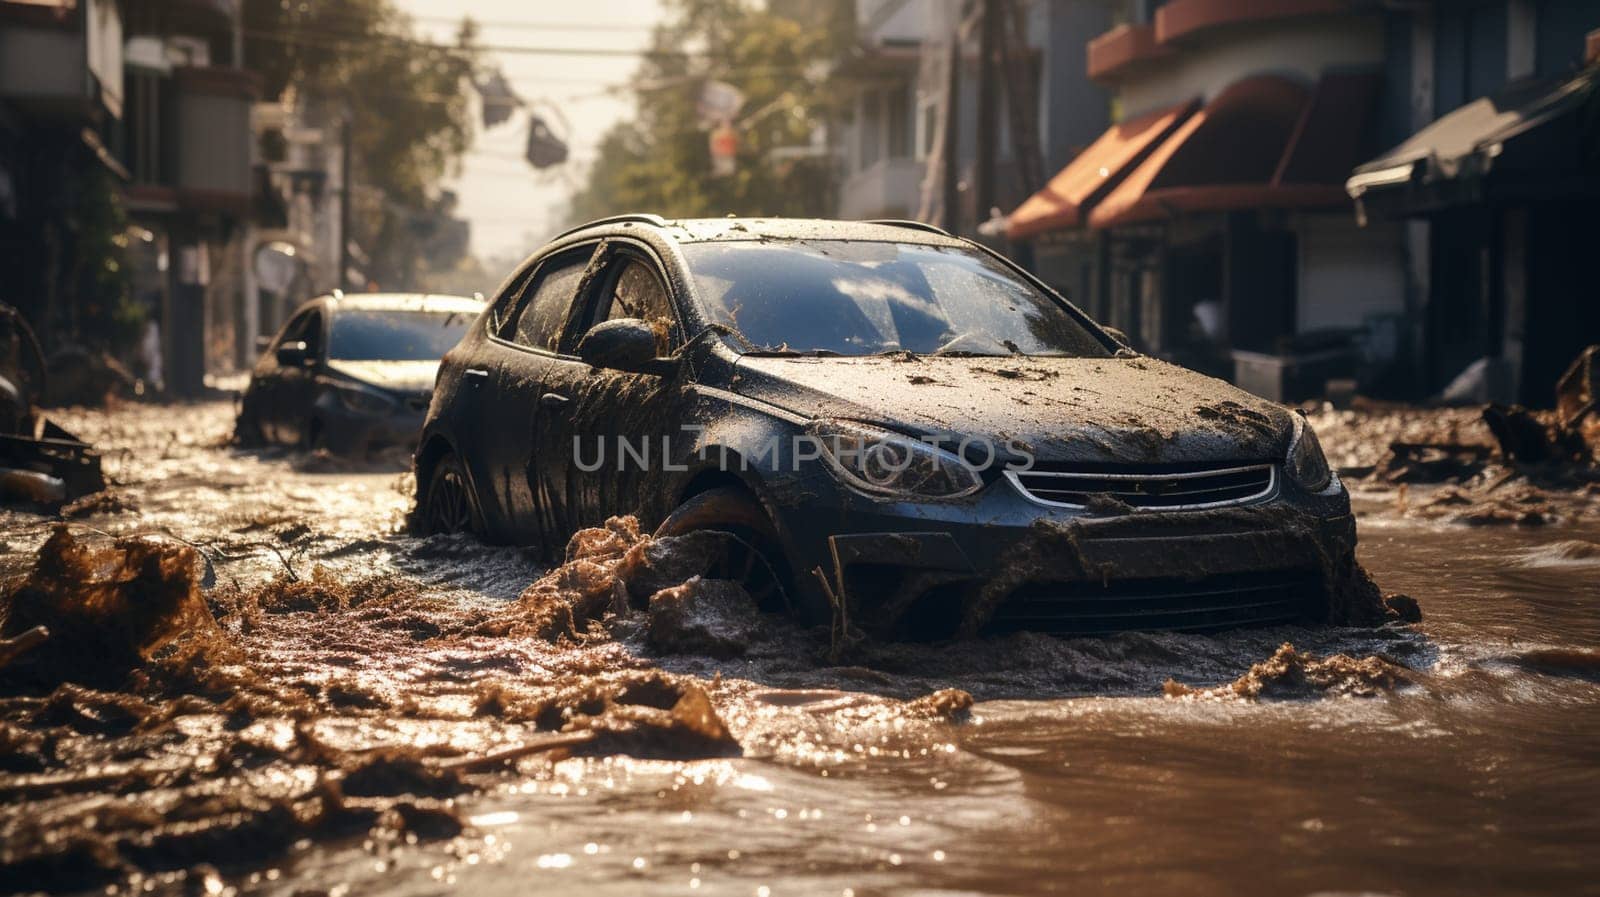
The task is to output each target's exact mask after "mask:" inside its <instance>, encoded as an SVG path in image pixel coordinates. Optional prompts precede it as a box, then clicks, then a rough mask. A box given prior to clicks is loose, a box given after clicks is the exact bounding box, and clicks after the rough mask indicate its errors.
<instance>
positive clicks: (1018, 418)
mask: <svg viewBox="0 0 1600 897" xmlns="http://www.w3.org/2000/svg"><path fill="white" fill-rule="evenodd" d="M736 372H737V374H738V377H737V378H736V381H735V382H734V384H733V388H734V390H735V391H737V392H739V393H740V394H742V395H746V396H749V397H751V398H754V399H759V400H761V401H764V402H769V403H771V404H773V405H777V406H779V407H781V408H784V409H786V410H788V411H791V412H794V413H796V414H801V415H806V416H810V417H838V418H849V419H854V420H860V421H866V422H871V423H877V424H880V425H884V426H887V427H889V428H891V429H895V430H899V431H901V432H906V433H911V434H914V435H924V434H935V433H937V434H954V435H962V436H973V437H979V438H983V437H987V438H989V439H993V440H995V441H996V442H997V443H998V444H1001V445H1003V444H1004V441H1005V440H1015V441H1017V442H1018V443H1022V444H1025V445H1026V446H1028V447H1030V448H1031V450H1032V453H1033V454H1034V456H1035V457H1036V458H1037V459H1038V460H1040V461H1046V462H1078V463H1100V464H1104V463H1126V464H1150V463H1156V464H1162V463H1196V462H1213V461H1257V460H1263V461H1264V460H1278V459H1281V458H1283V456H1284V453H1285V452H1286V451H1287V450H1288V445H1289V438H1290V434H1291V432H1292V430H1293V418H1292V417H1291V412H1290V411H1289V410H1288V409H1286V408H1284V407H1283V406H1281V405H1278V404H1276V403H1273V402H1269V401H1266V400H1265V399H1261V398H1258V397H1256V396H1253V395H1251V394H1249V393H1247V392H1245V391H1243V390H1241V389H1238V388H1237V387H1234V386H1232V385H1230V384H1228V383H1224V382H1222V381H1221V380H1216V379H1214V378H1211V377H1206V376H1204V375H1202V374H1197V373H1195V372H1194V371H1191V370H1188V369H1186V368H1181V367H1178V366H1176V365H1172V364H1167V363H1165V362H1162V361H1158V360H1156V359H1153V358H1142V357H1141V358H1039V357H1033V358H1020V357H1019V358H933V357H913V358H910V359H903V358H898V357H872V358H810V357H805V358H762V357H753V356H744V357H743V358H741V359H740V360H739V363H738V366H737V368H736Z"/></svg>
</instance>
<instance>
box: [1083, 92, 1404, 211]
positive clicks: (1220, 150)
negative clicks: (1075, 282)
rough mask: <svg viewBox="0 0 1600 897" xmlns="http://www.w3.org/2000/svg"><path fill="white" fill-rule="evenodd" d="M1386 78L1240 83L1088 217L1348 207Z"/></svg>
mask: <svg viewBox="0 0 1600 897" xmlns="http://www.w3.org/2000/svg"><path fill="white" fill-rule="evenodd" d="M1378 82H1379V78H1378V76H1377V75H1376V74H1374V73H1356V74H1335V75H1327V76H1325V77H1324V78H1323V79H1322V80H1321V81H1320V82H1319V83H1318V84H1317V85H1316V86H1315V87H1314V88H1308V87H1305V86H1303V85H1301V84H1299V83H1297V82H1295V81H1292V80H1289V79H1287V78H1281V77H1278V76H1272V75H1263V76H1257V77H1252V78H1247V79H1245V80H1243V81H1239V82H1237V83H1235V84H1234V85H1232V86H1231V87H1229V88H1228V89H1226V90H1224V91H1223V92H1222V93H1220V94H1218V95H1217V97H1216V99H1214V100H1212V101H1211V102H1210V103H1208V104H1206V106H1205V108H1204V109H1201V110H1200V111H1199V112H1196V113H1195V114H1194V115H1193V116H1191V117H1190V118H1189V120H1188V121H1186V122H1184V123H1183V124H1182V125H1181V126H1179V127H1178V129H1177V130H1176V131H1175V132H1174V133H1173V134H1172V136H1171V137H1168V138H1167V139H1166V141H1165V142H1163V143H1162V144H1161V145H1160V146H1159V147H1157V148H1156V149H1155V151H1154V152H1152V153H1151V154H1150V155H1149V157H1148V158H1146V159H1145V160H1144V162H1143V163H1142V164H1140V165H1139V167H1138V168H1136V169H1135V170H1134V171H1133V173H1131V174H1129V175H1128V177H1127V178H1126V179H1125V180H1124V181H1123V182H1122V183H1121V184H1120V185H1119V186H1118V187H1117V188H1116V189H1114V190H1112V191H1111V193H1110V194H1109V195H1107V196H1106V198H1105V199H1104V200H1102V201H1101V202H1100V204H1099V205H1098V206H1096V207H1095V209H1094V211H1093V213H1092V214H1091V215H1090V216H1089V224H1090V225H1091V226H1092V227H1096V228H1104V227H1113V226H1116V225H1122V224H1134V223H1138V222H1144V221H1157V220H1162V219H1165V218H1169V217H1171V216H1173V215H1177V214H1180V213H1186V212H1214V211H1228V210H1234V209H1251V208H1296V209H1303V208H1320V207H1337V206H1340V205H1344V204H1345V203H1346V202H1347V199H1346V197H1345V194H1344V189H1343V186H1342V183H1343V180H1344V178H1345V175H1346V172H1348V171H1349V170H1350V168H1351V167H1352V166H1353V165H1354V164H1355V162H1356V161H1357V160H1358V159H1360V158H1361V153H1362V150H1363V147H1362V146H1361V143H1362V141H1363V140H1364V139H1365V137H1366V135H1368V134H1370V133H1371V128H1370V122H1371V119H1372V115H1373V111H1374V109H1375V106H1376V98H1377V87H1378Z"/></svg>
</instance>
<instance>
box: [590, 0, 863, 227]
mask: <svg viewBox="0 0 1600 897" xmlns="http://www.w3.org/2000/svg"><path fill="white" fill-rule="evenodd" d="M789 5H792V4H788V5H786V4H774V5H771V6H769V7H768V8H766V9H757V8H755V7H753V6H752V5H751V4H750V3H747V2H741V0H676V2H675V3H674V7H675V8H674V10H673V18H672V20H671V21H670V22H668V23H667V24H665V25H662V26H659V27H657V28H656V30H655V33H654V35H653V38H652V41H651V47H650V49H649V51H647V55H646V57H645V61H644V63H643V64H642V65H641V66H640V69H639V72H638V74H637V75H636V76H635V78H634V81H633V84H632V90H633V93H634V97H635V106H636V111H635V115H634V118H633V119H632V120H631V121H627V122H623V123H621V124H618V125H616V126H615V127H613V128H612V129H611V130H610V131H609V132H608V133H607V134H606V135H605V136H604V137H603V138H602V139H601V141H600V144H599V149H598V152H597V155H596V158H595V160H594V163H593V165H592V167H591V168H590V170H589V173H588V183H587V185H586V186H585V187H584V188H583V189H582V190H581V191H579V193H578V194H577V195H576V196H575V197H574V198H573V203H572V217H573V218H574V219H575V220H588V219H591V218H597V217H601V216H603V215H608V214H615V213H619V212H628V211H647V212H657V213H660V214H663V215H668V216H672V217H694V216H706V215H711V216H715V215H723V214H727V213H730V212H731V213H736V214H741V215H771V216H777V215H801V216H805V215H813V216H814V215H825V214H827V213H828V212H830V211H831V209H832V192H833V174H832V165H831V163H830V162H829V161H828V160H827V158H826V157H820V158H809V159H807V158H799V159H791V160H787V161H785V160H780V159H775V158H773V157H772V156H771V155H770V153H771V151H772V150H774V149H777V148H779V147H797V146H805V145H807V144H808V143H809V141H810V137H811V135H812V134H813V133H814V132H815V131H816V130H817V129H818V128H819V127H821V126H822V124H823V123H824V122H825V121H826V120H827V118H828V114H829V111H830V110H829V109H828V107H827V96H826V92H825V91H824V90H823V89H822V87H821V84H820V81H821V78H820V77H819V73H820V72H821V71H822V70H824V69H825V66H826V64H827V63H829V62H832V61H833V60H834V59H836V58H837V56H838V55H839V53H840V52H842V50H843V49H844V39H845V38H844V36H845V35H846V34H848V33H849V31H850V29H849V28H848V27H845V26H848V25H850V24H853V23H851V22H850V20H849V18H848V16H849V15H850V11H851V8H852V4H850V3H848V2H838V3H833V4H830V5H829V6H828V7H826V8H825V9H824V12H823V13H822V14H818V15H816V16H814V18H816V19H823V20H826V21H827V23H828V24H827V27H816V24H817V23H816V22H815V21H812V22H806V23H802V22H799V21H796V20H795V19H794V18H790V17H789V16H787V15H784V14H782V13H781V12H777V11H774V10H775V9H776V10H783V9H786V8H788V6H789ZM818 8H819V7H818V5H817V4H812V5H811V9H812V10H813V11H814V10H816V9H818ZM684 48H692V50H690V51H688V52H686V51H685V50H684ZM707 79H715V80H718V81H724V82H727V83H728V84H731V85H733V86H734V87H737V88H738V89H739V90H740V91H741V92H742V93H743V94H744V97H745V102H744V106H743V108H742V110H741V111H740V113H739V118H738V119H737V120H736V121H735V122H734V125H735V127H736V129H737V130H738V133H739V149H738V157H737V167H736V169H735V172H734V173H733V174H732V175H729V176H725V177H713V176H712V172H711V157H710V146H709V140H708V133H707V131H706V130H704V129H703V127H702V124H701V122H700V121H699V118H698V116H697V115H696V101H697V99H698V97H699V95H700V89H701V86H702V85H703V84H704V82H705V81H706V80H707Z"/></svg>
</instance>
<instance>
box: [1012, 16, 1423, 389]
mask: <svg viewBox="0 0 1600 897" xmlns="http://www.w3.org/2000/svg"><path fill="white" fill-rule="evenodd" d="M1117 12H1118V17H1119V18H1120V19H1121V21H1120V22H1119V23H1118V24H1117V25H1116V26H1115V27H1113V28H1111V29H1109V30H1107V31H1106V32H1105V33H1103V34H1100V35H1098V36H1096V37H1094V38H1093V39H1092V40H1090V41H1089V42H1088V45H1087V69H1088V74H1089V75H1090V76H1091V77H1092V78H1093V79H1094V80H1095V81H1097V82H1099V83H1101V84H1104V85H1106V86H1107V87H1108V88H1109V89H1110V90H1111V91H1112V93H1113V103H1114V109H1115V118H1116V123H1115V124H1114V125H1112V126H1111V127H1110V128H1109V129H1107V130H1106V131H1105V132H1104V133H1103V134H1102V135H1101V136H1100V137H1099V138H1098V139H1097V140H1095V141H1094V143H1093V144H1092V145H1090V146H1089V147H1088V148H1087V149H1086V150H1084V151H1083V152H1082V153H1081V154H1079V155H1078V156H1077V157H1075V158H1074V159H1073V160H1072V161H1071V162H1070V163H1068V164H1067V165H1066V166H1065V167H1064V168H1062V169H1061V170H1060V172H1058V173H1057V174H1056V175H1055V177H1054V178H1053V179H1052V180H1051V181H1050V183H1049V184H1047V185H1046V186H1045V188H1044V189H1043V190H1041V191H1039V193H1037V194H1035V195H1034V196H1033V197H1031V198H1029V199H1028V201H1026V202H1024V203H1023V204H1021V205H1020V206H1018V207H1016V208H1015V209H1014V211H1013V212H1012V213H1011V214H1010V215H1009V216H1007V221H1006V233H1007V236H1008V237H1009V238H1010V239H1011V240H1013V241H1024V242H1030V243H1032V244H1033V245H1034V254H1035V258H1036V260H1037V261H1036V264H1037V265H1039V266H1040V267H1041V268H1043V267H1044V266H1045V265H1046V264H1050V263H1053V264H1055V265H1057V266H1058V267H1063V268H1065V269H1067V272H1068V273H1069V274H1075V275H1076V276H1075V277H1070V280H1073V281H1075V282H1076V283H1077V284H1078V287H1079V288H1078V290H1076V291H1075V294H1076V296H1077V297H1078V298H1079V300H1080V301H1081V303H1082V304H1083V305H1085V306H1086V308H1087V309H1088V310H1090V311H1091V312H1092V313H1094V314H1095V315H1096V316H1097V317H1099V318H1100V319H1101V320H1103V321H1106V322H1107V323H1109V324H1111V325H1113V326H1115V327H1118V328H1120V329H1121V330H1123V331H1124V332H1126V333H1127V334H1128V335H1129V336H1130V338H1131V339H1132V340H1133V341H1134V343H1135V344H1136V345H1137V346H1139V347H1140V348H1142V349H1144V350H1145V351H1148V352H1151V353H1153V354H1158V355H1163V356H1167V357H1171V358H1174V359H1177V360H1179V361H1182V362H1184V363H1186V364H1190V365H1192V366H1195V367H1198V368H1200V369H1203V370H1207V371H1209V372H1211V373H1215V374H1219V375H1224V376H1230V377H1233V378H1235V379H1236V380H1238V381H1239V382H1241V383H1243V384H1245V385H1247V386H1249V387H1251V388H1253V389H1256V390H1258V391H1260V392H1262V393H1264V394H1267V395H1270V396H1273V397H1275V398H1295V397H1298V396H1297V395H1296V394H1297V393H1301V392H1304V391H1305V390H1306V389H1307V388H1308V387H1307V386H1306V384H1307V383H1308V382H1315V389H1316V390H1317V391H1320V389H1321V387H1322V381H1324V380H1326V379H1327V378H1328V377H1329V376H1335V375H1339V376H1349V375H1355V374H1357V373H1361V374H1363V375H1364V376H1367V377H1369V378H1376V377H1381V376H1382V375H1383V374H1385V373H1387V372H1390V371H1392V370H1393V369H1394V366H1395V364H1397V363H1398V362H1399V360H1400V359H1399V356H1400V354H1401V351H1400V342H1399V338H1398V333H1399V331H1400V330H1401V329H1402V328H1403V326H1404V321H1405V315H1406V310H1407V304H1406V283H1405V258H1404V255H1403V252H1402V251H1401V247H1402V245H1403V241H1402V239H1401V227H1400V226H1399V225H1398V224H1393V223H1387V224H1381V225H1378V226H1376V227H1368V228H1361V227H1358V226H1357V224H1356V221H1355V218H1354V215H1353V209H1352V204H1351V202H1350V199H1349V197H1348V196H1346V195H1345V193H1344V190H1343V182H1344V179H1345V178H1346V177H1347V175H1348V172H1349V171H1350V169H1351V168H1352V167H1353V166H1354V165H1355V164H1356V163H1358V162H1359V161H1360V160H1362V159H1364V158H1367V157H1369V156H1370V154H1371V153H1372V152H1374V151H1375V149H1376V148H1377V147H1380V146H1382V145H1384V143H1385V140H1386V139H1388V138H1392V137H1394V136H1397V135H1398V134H1399V133H1400V131H1399V129H1398V128H1396V129H1393V130H1392V131H1391V133H1390V134H1388V135H1385V134H1384V127H1385V122H1384V120H1383V118H1382V102H1381V93H1382V88H1383V77H1384V53H1385V46H1386V35H1385V27H1386V23H1385V19H1384V16H1383V14H1382V11H1381V9H1380V8H1379V7H1378V5H1377V4H1372V3H1366V2H1342V0H1253V2H1245V0H1170V2H1166V3H1147V2H1129V3H1125V4H1122V5H1121V7H1120V8H1119V9H1118V11H1117ZM1057 276H1058V278H1067V277H1068V275H1065V274H1058V275H1057Z"/></svg>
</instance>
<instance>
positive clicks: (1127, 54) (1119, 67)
mask: <svg viewBox="0 0 1600 897" xmlns="http://www.w3.org/2000/svg"><path fill="white" fill-rule="evenodd" d="M1170 53H1171V51H1170V50H1168V49H1167V48H1166V47H1163V46H1161V44H1160V43H1158V42H1157V41H1156V29H1155V26H1154V25H1119V26H1117V27H1116V28H1113V29H1111V30H1110V31H1107V32H1106V33H1105V34H1102V35H1100V36H1099V37H1097V38H1095V39H1094V40H1092V41H1090V42H1089V77H1090V78H1091V79H1092V80H1095V81H1102V82H1104V81H1114V80H1116V79H1117V77H1119V76H1120V75H1122V74H1123V73H1125V72H1127V71H1128V70H1129V69H1131V68H1133V67H1134V66H1137V65H1141V64H1143V63H1146V62H1150V61H1152V60H1156V59H1160V58H1161V57H1163V56H1166V55H1168V54H1170Z"/></svg>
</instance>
